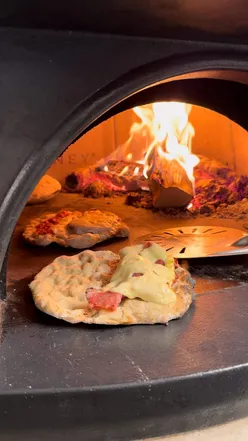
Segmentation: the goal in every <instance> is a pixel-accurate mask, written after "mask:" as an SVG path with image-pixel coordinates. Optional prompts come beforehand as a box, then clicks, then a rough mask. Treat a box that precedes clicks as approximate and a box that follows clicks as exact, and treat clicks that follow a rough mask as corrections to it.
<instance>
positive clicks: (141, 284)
mask: <svg viewBox="0 0 248 441" xmlns="http://www.w3.org/2000/svg"><path fill="white" fill-rule="evenodd" d="M120 257H121V260H120V262H119V264H118V267H117V269H116V271H115V272H114V274H113V275H112V278H111V280H110V283H109V284H108V285H107V286H105V288H104V291H113V292H118V293H120V294H123V295H124V296H125V297H128V298H129V299H134V298H139V299H142V300H144V301H147V302H154V303H160V304H162V305H166V304H169V303H173V302H175V301H176V295H175V293H174V291H173V289H172V288H171V286H172V283H173V281H174V279H175V268H174V259H173V257H172V256H170V255H168V254H167V253H166V251H165V250H164V248H162V247H160V246H159V245H157V244H155V243H152V244H151V245H150V246H148V247H144V245H136V246H132V247H126V248H123V249H122V250H121V251H120ZM160 260H162V261H163V262H164V265H161V264H159V263H155V262H157V261H160Z"/></svg>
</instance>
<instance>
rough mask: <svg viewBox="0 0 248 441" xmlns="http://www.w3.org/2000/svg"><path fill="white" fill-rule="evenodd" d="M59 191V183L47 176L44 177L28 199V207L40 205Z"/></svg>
mask: <svg viewBox="0 0 248 441" xmlns="http://www.w3.org/2000/svg"><path fill="white" fill-rule="evenodd" d="M60 190H61V185H60V183H59V181H57V180H56V179H54V178H52V177H51V176H49V175H44V176H43V177H42V178H41V180H40V181H39V182H38V184H37V185H36V187H35V189H34V191H33V193H32V194H31V196H30V197H29V200H28V202H27V204H28V205H34V204H40V203H41V202H45V201H48V200H49V199H52V198H53V197H54V196H55V195H56V194H57V193H58V192H59V191H60Z"/></svg>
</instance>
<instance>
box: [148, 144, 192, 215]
mask: <svg viewBox="0 0 248 441" xmlns="http://www.w3.org/2000/svg"><path fill="white" fill-rule="evenodd" d="M148 179H149V185H150V189H151V192H152V197H153V206H154V207H155V208H169V207H171V208H174V207H184V206H186V205H188V204H189V202H190V201H191V200H192V199H193V197H194V188H193V184H192V182H191V180H190V179H189V177H188V175H187V173H186V171H185V169H184V168H183V167H182V166H181V165H180V163H179V162H178V161H177V160H176V159H173V160H170V159H167V158H166V157H165V156H160V155H159V154H158V152H157V151H155V152H154V155H153V160H152V167H151V168H150V170H149V171H148Z"/></svg>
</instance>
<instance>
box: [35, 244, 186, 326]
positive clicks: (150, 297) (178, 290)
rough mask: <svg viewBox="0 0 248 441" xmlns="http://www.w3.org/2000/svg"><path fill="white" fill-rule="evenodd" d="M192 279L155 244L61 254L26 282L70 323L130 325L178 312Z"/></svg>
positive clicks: (39, 302)
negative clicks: (70, 255) (115, 250)
mask: <svg viewBox="0 0 248 441" xmlns="http://www.w3.org/2000/svg"><path fill="white" fill-rule="evenodd" d="M193 287H194V281H193V279H192V278H191V276H190V274H189V272H188V271H186V270H185V269H183V268H182V267H180V266H179V265H178V264H177V262H176V261H174V259H173V258H172V257H171V256H169V255H167V253H166V251H165V250H164V249H162V248H161V247H160V246H159V245H156V244H151V243H149V244H146V245H137V246H133V247H126V248H123V249H122V250H121V251H120V253H119V255H117V254H114V253H112V252H111V251H96V252H93V251H91V250H87V251H83V252H81V253H79V254H77V255H75V256H72V257H67V256H61V257H58V258H57V259H55V260H54V261H53V262H52V263H51V264H50V265H48V266H46V267H45V268H43V270H41V271H40V273H38V274H37V275H36V276H35V278H34V280H33V281H32V282H31V284H30V289H31V291H32V294H33V299H34V302H35V305H36V307H37V308H38V309H40V310H41V311H43V312H45V313H47V314H49V315H51V316H53V317H56V318H59V319H62V320H65V321H67V322H69V323H79V322H83V323H89V324H102V325H133V324H154V323H168V322H169V321H170V320H173V319H176V318H179V317H182V315H183V314H185V312H186V311H187V310H188V308H189V307H190V305H191V303H192V301H193V298H194V291H193Z"/></svg>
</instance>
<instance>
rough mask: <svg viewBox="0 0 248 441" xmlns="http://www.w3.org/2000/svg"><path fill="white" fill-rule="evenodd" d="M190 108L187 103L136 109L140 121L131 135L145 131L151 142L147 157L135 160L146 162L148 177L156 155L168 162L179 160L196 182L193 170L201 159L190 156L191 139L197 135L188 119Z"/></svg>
mask: <svg viewBox="0 0 248 441" xmlns="http://www.w3.org/2000/svg"><path fill="white" fill-rule="evenodd" d="M191 108H192V106H191V105H189V104H185V103H177V102H159V103H153V104H151V105H148V106H142V107H135V108H134V109H133V110H134V112H135V113H136V115H137V116H138V117H139V118H140V119H141V122H140V123H135V124H134V125H133V126H132V128H131V131H130V133H131V134H133V133H135V131H137V130H139V131H144V129H145V128H146V130H147V131H148V134H149V139H150V140H151V142H150V143H149V145H148V146H147V150H146V153H145V155H144V158H143V159H141V160H140V161H136V162H139V163H143V165H144V168H143V174H144V176H145V177H146V178H148V173H149V171H150V170H151V169H152V167H153V157H154V153H155V152H156V153H157V154H158V155H160V156H164V157H165V158H166V159H167V160H176V161H177V162H178V163H179V164H180V166H181V167H183V168H184V170H185V171H186V173H187V175H188V178H189V179H190V180H191V182H192V183H194V173H193V170H194V167H195V166H196V165H197V164H198V162H199V159H198V157H197V156H196V155H194V154H192V153H191V149H192V138H193V137H194V135H195V131H194V127H193V126H192V124H191V123H190V122H189V120H188V117H189V114H190V111H191Z"/></svg>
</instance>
